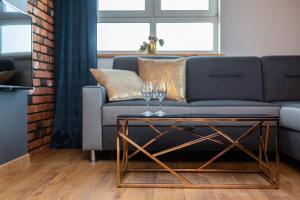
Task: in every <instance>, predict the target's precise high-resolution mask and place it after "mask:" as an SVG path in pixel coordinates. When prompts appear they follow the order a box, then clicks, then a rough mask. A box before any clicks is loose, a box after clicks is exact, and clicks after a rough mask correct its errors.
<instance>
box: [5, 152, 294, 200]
mask: <svg viewBox="0 0 300 200" xmlns="http://www.w3.org/2000/svg"><path fill="white" fill-rule="evenodd" d="M87 160H88V155H87V153H83V152H81V151H80V150H49V151H48V152H44V153H43V154H42V155H37V156H34V157H33V158H32V159H31V164H30V167H29V168H26V169H24V170H21V171H18V172H17V173H16V172H14V173H13V172H9V173H5V174H3V173H2V174H1V177H0V199H1V200H15V199H20V200H21V199H22V200H32V199H34V200H35V199H41V200H48V199H49V200H50V199H51V200H53V199H71V200H73V199H74V200H77V199H78V200H81V199H85V200H86V199H104V200H118V199H128V200H161V199H162V200H169V199H170V200H171V199H172V200H177V199H178V200H193V199H197V200H202V199H220V200H221V199H222V200H224V199H225V200H226V199H230V200H231V199H242V200H248V199H249V200H250V199H259V200H264V199H266V200H277V199H286V200H293V199H295V200H296V199H300V168H299V166H296V165H292V164H291V163H289V162H283V163H282V164H281V176H280V179H281V180H280V189H279V190H234V189H233V190H219V189H213V190H212V189H201V190H200V189H151V188H150V189H118V188H116V187H115V163H114V161H112V160H101V161H98V162H97V163H95V164H91V163H89V162H88V161H87ZM226 164H227V165H231V166H232V165H233V164H232V163H225V164H224V163H222V165H226ZM250 164H251V163H250ZM252 164H253V163H252ZM134 165H135V166H143V165H144V166H145V165H146V166H149V165H150V164H149V163H147V162H146V161H143V162H135V163H134ZM211 177H212V176H208V175H202V174H200V175H197V176H195V178H194V179H195V180H197V179H198V180H202V181H203V182H214V181H224V182H225V181H228V180H232V181H234V182H236V181H256V180H257V179H256V178H255V177H251V178H249V177H247V176H240V177H236V176H232V175H230V174H229V175H214V177H213V178H211ZM129 178H132V179H133V180H150V181H153V180H156V181H158V180H163V181H166V180H171V181H174V182H175V181H176V178H174V177H170V176H168V175H167V174H156V175H154V176H153V175H151V176H150V175H148V174H142V173H138V174H134V175H131V177H129Z"/></svg>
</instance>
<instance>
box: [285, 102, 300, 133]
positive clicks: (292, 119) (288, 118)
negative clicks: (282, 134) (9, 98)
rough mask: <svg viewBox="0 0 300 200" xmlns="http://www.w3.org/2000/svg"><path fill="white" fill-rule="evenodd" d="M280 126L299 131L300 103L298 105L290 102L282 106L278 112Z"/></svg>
mask: <svg viewBox="0 0 300 200" xmlns="http://www.w3.org/2000/svg"><path fill="white" fill-rule="evenodd" d="M280 125H281V126H283V127H285V128H289V129H293V130H295V131H300V101H299V102H298V103H295V102H292V103H286V104H284V105H282V107H281V110H280ZM299 134H300V133H299Z"/></svg>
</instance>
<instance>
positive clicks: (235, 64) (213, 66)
mask: <svg viewBox="0 0 300 200" xmlns="http://www.w3.org/2000/svg"><path fill="white" fill-rule="evenodd" d="M174 58H176V57H153V59H174ZM113 68H114V69H122V70H131V71H135V72H137V69H138V66H137V57H134V56H133V57H128V56H126V57H116V58H115V59H114V62H113ZM186 85H187V86H186V87H187V88H186V89H187V92H186V96H187V102H186V103H185V102H176V101H168V100H166V101H164V111H165V112H166V113H168V114H195V113H197V114H270V115H275V116H280V117H281V133H280V134H281V150H282V152H284V153H286V154H288V155H289V156H291V157H293V158H295V159H298V160H300V147H299V146H300V56H276V57H275V56H271V57H263V58H258V57H189V58H188V59H187V82H186ZM150 105H151V110H153V111H156V110H157V109H158V102H157V101H155V100H153V101H151V103H150ZM144 110H145V103H144V101H143V100H130V101H120V102H108V101H107V97H106V92H105V89H104V88H103V87H101V86H86V87H84V88H83V143H82V148H83V150H89V151H90V152H91V160H92V161H94V160H95V151H96V150H115V148H116V145H115V136H116V118H117V116H118V115H122V114H139V113H142V112H143V111H144ZM156 125H157V126H158V127H159V128H161V129H163V128H164V127H165V126H166V124H156ZM184 126H187V127H188V128H192V129H197V130H199V131H201V133H203V134H204V135H205V134H209V133H210V130H209V129H208V128H206V127H205V126H201V125H198V126H197V127H195V125H193V124H186V125H184ZM218 126H219V127H220V128H221V129H223V130H225V131H227V132H230V133H231V134H232V135H233V136H235V135H238V134H239V133H240V132H241V131H243V130H246V129H247V128H248V127H249V124H234V123H233V124H230V125H227V124H218ZM129 131H130V134H132V136H133V137H134V139H135V140H136V141H137V142H139V143H141V144H143V143H146V141H148V140H149V139H150V137H151V136H153V134H154V133H153V132H151V130H150V129H148V128H147V127H145V126H144V125H143V124H131V126H130V130H129ZM191 137H192V136H187V135H183V134H181V133H180V132H179V131H176V130H174V133H173V134H172V135H171V136H169V137H168V136H166V137H164V138H162V139H161V140H160V141H159V142H157V143H155V144H153V145H151V146H150V147H149V149H150V150H157V149H161V148H162V147H164V148H166V147H168V146H170V145H174V144H179V143H182V142H184V141H188V140H191V139H193V138H191ZM257 137H258V134H256V136H253V137H252V138H251V140H249V141H247V142H246V143H245V145H246V146H248V147H249V148H251V149H257ZM223 148H224V147H222V146H219V145H218V144H214V143H210V142H207V143H204V144H201V145H195V146H193V147H192V148H190V149H189V150H195V151H216V150H220V149H223ZM270 148H271V149H272V148H273V146H272V145H270Z"/></svg>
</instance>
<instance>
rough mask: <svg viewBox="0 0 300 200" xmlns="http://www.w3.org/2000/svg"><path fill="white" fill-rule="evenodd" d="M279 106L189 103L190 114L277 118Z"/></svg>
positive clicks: (211, 102)
mask: <svg viewBox="0 0 300 200" xmlns="http://www.w3.org/2000/svg"><path fill="white" fill-rule="evenodd" d="M279 110H280V106H277V105H275V104H269V103H265V102H254V101H239V100H236V101H233V100H210V101H195V102H191V110H190V112H191V114H267V115H273V116H279Z"/></svg>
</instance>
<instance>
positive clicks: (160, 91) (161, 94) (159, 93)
mask: <svg viewBox="0 0 300 200" xmlns="http://www.w3.org/2000/svg"><path fill="white" fill-rule="evenodd" d="M154 93H155V97H156V98H157V99H158V101H159V111H157V112H156V113H155V115H157V116H159V117H162V116H164V115H165V114H166V113H165V112H164V111H162V101H163V100H164V99H165V97H166V95H167V85H166V82H164V81H160V82H158V83H157V84H156V85H155V88H154Z"/></svg>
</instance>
